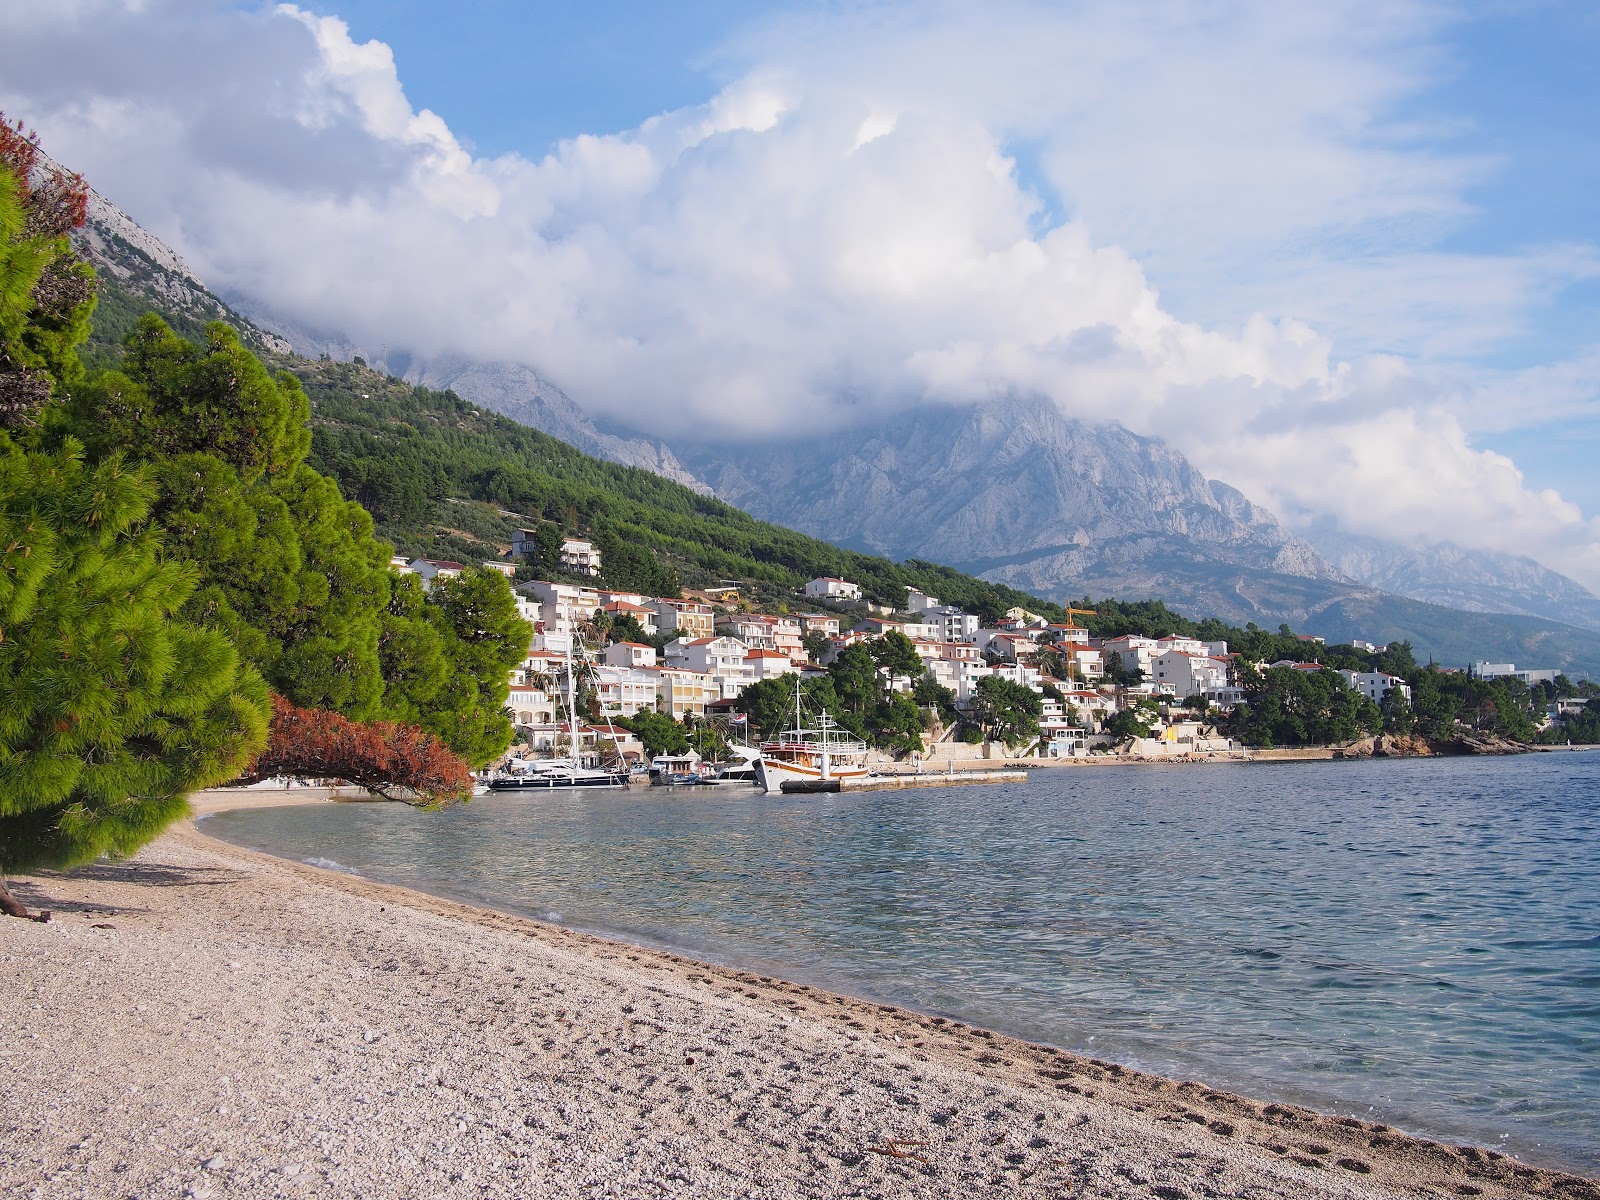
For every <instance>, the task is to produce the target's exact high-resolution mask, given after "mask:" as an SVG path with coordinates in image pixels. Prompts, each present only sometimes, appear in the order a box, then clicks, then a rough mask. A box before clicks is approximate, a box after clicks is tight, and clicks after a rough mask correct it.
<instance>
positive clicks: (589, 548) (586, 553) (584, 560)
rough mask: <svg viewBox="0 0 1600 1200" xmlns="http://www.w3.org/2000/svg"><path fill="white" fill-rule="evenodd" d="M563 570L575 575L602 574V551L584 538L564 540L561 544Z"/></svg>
mask: <svg viewBox="0 0 1600 1200" xmlns="http://www.w3.org/2000/svg"><path fill="white" fill-rule="evenodd" d="M561 569H562V570H563V571H571V572H572V573H573V574H574V575H598V574H600V551H598V550H596V549H595V548H594V543H593V542H586V541H584V540H583V539H582V538H563V539H562V542H561Z"/></svg>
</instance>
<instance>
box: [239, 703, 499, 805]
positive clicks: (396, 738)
mask: <svg viewBox="0 0 1600 1200" xmlns="http://www.w3.org/2000/svg"><path fill="white" fill-rule="evenodd" d="M274 775H301V776H309V777H311V778H314V779H343V780H345V781H346V782H348V783H353V784H356V785H357V786H359V787H364V788H366V789H367V790H369V791H373V792H376V793H378V794H379V795H380V796H384V797H386V798H387V799H390V800H403V801H404V802H406V803H407V804H416V805H421V806H424V807H427V808H442V807H443V806H445V805H447V804H454V803H455V802H456V801H457V800H465V799H466V798H467V797H468V796H470V795H472V772H471V770H470V769H469V768H468V767H467V764H466V763H465V762H464V761H463V760H462V759H461V758H460V757H458V756H457V755H456V754H455V752H454V751H452V750H451V749H450V748H449V747H448V746H446V745H445V744H444V743H443V742H441V741H440V740H439V739H438V738H436V737H435V736H434V735H433V734H431V733H428V732H427V731H426V730H423V729H419V728H418V727H417V726H415V725H401V724H398V723H397V722H394V721H352V720H350V719H349V718H348V717H342V716H340V715H339V714H338V713H336V712H329V711H327V710H326V709H320V708H298V707H296V706H295V705H293V704H291V703H289V701H287V700H285V699H284V698H283V697H282V696H279V695H276V694H274V695H273V697H272V737H271V740H270V741H269V742H268V743H267V749H266V752H265V753H264V754H262V756H261V757H260V758H259V759H257V760H256V764H255V766H253V767H251V768H250V769H249V770H248V771H247V772H245V774H244V776H243V777H242V778H241V780H240V782H242V783H251V782H254V781H256V780H260V779H268V778H271V777H272V776H274Z"/></svg>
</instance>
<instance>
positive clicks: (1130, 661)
mask: <svg viewBox="0 0 1600 1200" xmlns="http://www.w3.org/2000/svg"><path fill="white" fill-rule="evenodd" d="M1100 653H1101V655H1102V656H1103V657H1104V658H1105V660H1106V661H1107V662H1108V663H1109V661H1110V660H1111V659H1113V658H1115V659H1116V660H1117V662H1118V664H1119V665H1120V666H1121V667H1122V669H1123V670H1124V671H1134V670H1138V671H1143V672H1144V677H1145V678H1146V679H1149V678H1150V660H1151V659H1152V658H1154V657H1155V655H1157V654H1159V653H1160V651H1159V650H1157V649H1156V640H1155V638H1148V637H1141V636H1140V635H1139V634H1137V633H1125V634H1123V635H1122V636H1121V637H1114V638H1106V639H1105V641H1103V642H1101V643H1100Z"/></svg>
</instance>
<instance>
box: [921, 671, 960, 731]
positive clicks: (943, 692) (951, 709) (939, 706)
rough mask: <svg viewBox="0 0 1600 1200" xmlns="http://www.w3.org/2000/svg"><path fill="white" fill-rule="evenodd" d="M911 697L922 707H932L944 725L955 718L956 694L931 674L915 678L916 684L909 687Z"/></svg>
mask: <svg viewBox="0 0 1600 1200" xmlns="http://www.w3.org/2000/svg"><path fill="white" fill-rule="evenodd" d="M911 699H912V701H913V702H914V703H916V704H917V705H918V706H920V707H922V708H931V709H933V710H934V711H935V712H936V713H937V714H938V715H939V719H940V721H942V722H943V723H944V724H946V725H948V724H949V723H950V722H951V721H953V720H955V716H956V694H955V693H954V692H952V691H951V690H950V689H949V688H947V687H945V686H944V685H943V684H941V683H939V682H938V680H936V679H934V677H933V676H932V675H924V676H923V677H922V678H921V679H919V680H917V683H916V686H915V687H913V688H912V689H911Z"/></svg>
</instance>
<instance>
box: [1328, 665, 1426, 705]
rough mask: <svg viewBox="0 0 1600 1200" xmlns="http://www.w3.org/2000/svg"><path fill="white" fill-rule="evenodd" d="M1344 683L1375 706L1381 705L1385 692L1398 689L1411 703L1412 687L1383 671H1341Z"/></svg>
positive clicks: (1407, 701) (1396, 676) (1408, 702)
mask: <svg viewBox="0 0 1600 1200" xmlns="http://www.w3.org/2000/svg"><path fill="white" fill-rule="evenodd" d="M1339 674H1340V675H1341V676H1343V677H1344V681H1345V682H1346V683H1347V684H1349V685H1350V686H1351V687H1353V688H1354V689H1355V690H1356V691H1358V692H1360V693H1361V694H1362V695H1363V696H1365V697H1366V698H1367V699H1368V700H1371V701H1372V702H1373V703H1374V704H1381V703H1382V702H1383V696H1384V693H1385V692H1388V691H1390V690H1391V689H1394V688H1398V689H1399V691H1400V694H1401V695H1402V696H1404V697H1405V698H1406V703H1407V704H1410V703H1411V686H1410V684H1408V683H1406V681H1405V680H1404V679H1401V678H1400V677H1399V676H1398V675H1385V674H1384V673H1383V672H1382V671H1340V672H1339Z"/></svg>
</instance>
